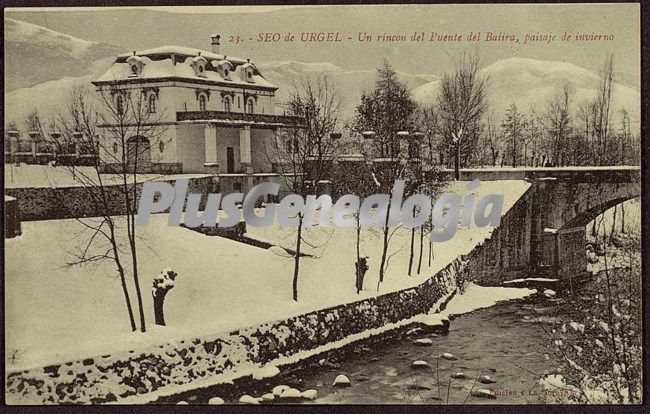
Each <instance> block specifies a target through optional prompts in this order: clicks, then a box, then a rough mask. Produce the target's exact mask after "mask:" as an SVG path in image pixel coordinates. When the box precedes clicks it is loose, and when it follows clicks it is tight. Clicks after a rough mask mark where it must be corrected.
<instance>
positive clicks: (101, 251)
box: [55, 87, 164, 332]
mask: <svg viewBox="0 0 650 414" xmlns="http://www.w3.org/2000/svg"><path fill="white" fill-rule="evenodd" d="M152 109H153V108H150V107H149V102H148V100H147V99H146V91H144V90H142V89H141V88H131V89H118V88H115V87H111V88H107V89H101V90H100V91H99V92H98V98H97V99H93V98H92V97H91V96H90V94H89V92H88V91H87V90H86V89H85V88H78V89H74V90H72V91H71V94H70V98H69V101H68V105H67V108H66V109H65V111H64V112H62V113H61V114H59V115H58V117H57V119H56V121H55V127H56V129H57V131H59V133H60V137H59V139H58V142H57V147H58V148H59V151H60V152H61V153H63V152H66V151H69V148H70V147H71V145H74V146H75V147H76V151H77V153H78V154H80V155H81V156H86V157H88V159H89V160H91V161H90V165H88V166H86V167H77V166H75V165H69V166H67V168H69V170H70V172H71V173H72V174H73V176H74V178H75V180H76V181H77V182H79V183H80V184H81V185H82V187H83V188H84V190H85V194H87V199H88V202H89V204H90V205H91V206H92V209H93V210H94V211H95V212H96V214H97V217H94V218H88V219H81V218H80V219H77V221H78V222H80V223H82V224H83V226H84V228H85V229H87V230H88V231H89V233H90V237H89V238H87V239H85V240H83V241H82V245H81V246H80V251H79V252H78V253H77V254H76V259H75V260H74V261H73V262H71V263H70V265H84V264H89V263H97V262H100V261H103V260H112V261H113V262H114V264H115V266H116V269H117V273H118V275H119V278H120V282H121V285H122V290H123V293H124V298H125V302H126V307H127V311H128V314H129V320H130V323H131V329H132V330H136V324H135V318H134V314H133V309H132V305H131V299H130V294H129V289H128V279H127V277H128V275H129V273H130V276H131V277H132V280H133V284H134V287H135V290H136V299H137V303H138V313H139V325H140V330H141V331H142V332H145V331H146V319H145V313H144V306H143V302H142V293H141V289H140V283H139V272H138V256H137V253H138V237H137V234H136V226H135V218H136V213H137V202H138V186H137V182H138V176H137V174H138V172H140V171H142V170H143V165H139V162H141V161H143V160H145V159H147V160H148V161H150V159H149V158H145V157H150V156H151V150H150V149H151V148H150V143H151V142H162V140H163V139H164V127H163V126H161V123H160V119H161V118H162V116H163V113H161V112H158V113H156V112H155V111H154V110H152ZM88 167H90V168H88ZM144 167H146V166H144ZM107 172H108V173H112V174H110V175H107V174H104V173H107ZM116 211H121V212H123V213H124V217H123V218H120V217H116V216H115V214H116ZM123 222H125V223H126V225H125V226H124V225H123ZM124 233H126V239H127V241H128V243H127V244H126V246H124V244H123V239H124ZM125 249H126V250H127V251H128V253H127V252H125Z"/></svg>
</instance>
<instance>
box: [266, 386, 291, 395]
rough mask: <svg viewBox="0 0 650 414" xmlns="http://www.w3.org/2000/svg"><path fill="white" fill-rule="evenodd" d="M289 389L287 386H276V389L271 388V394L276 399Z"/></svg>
mask: <svg viewBox="0 0 650 414" xmlns="http://www.w3.org/2000/svg"><path fill="white" fill-rule="evenodd" d="M289 388H291V387H289V386H288V385H278V386H276V387H273V390H272V391H271V392H272V393H273V395H275V396H276V397H279V396H280V394H282V393H283V392H284V391H285V390H288V389H289Z"/></svg>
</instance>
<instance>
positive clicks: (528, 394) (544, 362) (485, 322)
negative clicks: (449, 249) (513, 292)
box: [157, 295, 566, 404]
mask: <svg viewBox="0 0 650 414" xmlns="http://www.w3.org/2000/svg"><path fill="white" fill-rule="evenodd" d="M563 301H564V299H560V298H555V297H550V298H549V297H546V296H544V295H532V296H529V297H526V298H524V299H517V300H510V301H504V302H499V303H497V304H496V305H494V306H492V307H489V308H483V309H479V310H475V311H473V312H471V313H468V314H464V315H460V316H458V317H455V318H453V319H452V321H451V324H450V327H449V330H448V332H446V333H442V332H438V333H428V334H424V333H423V332H421V331H418V332H409V333H404V334H402V335H399V336H398V337H395V338H392V339H388V340H384V341H380V342H373V343H364V344H357V345H355V346H353V347H351V348H350V350H349V351H346V352H344V353H341V354H338V355H328V356H327V358H323V357H320V359H318V358H314V359H313V361H310V362H308V363H305V364H301V366H300V367H298V368H296V369H293V370H292V371H287V370H283V372H282V373H281V374H279V375H277V376H275V377H273V378H271V379H268V380H265V381H257V382H252V381H249V382H244V383H236V384H235V385H230V386H216V387H210V388H207V389H202V390H197V391H193V392H188V393H183V394H182V395H177V396H174V397H168V398H164V399H161V400H159V401H157V402H158V403H174V402H178V401H180V400H184V401H189V402H190V403H192V404H205V403H207V402H208V400H209V399H210V398H211V397H213V396H219V397H221V398H223V399H224V400H225V402H226V403H237V402H238V400H239V397H240V396H242V395H243V394H248V395H251V396H254V397H259V396H261V395H263V394H265V393H269V392H271V389H272V388H273V387H274V386H276V385H279V384H284V385H288V386H290V387H295V388H297V389H299V390H301V391H302V390H307V389H313V390H316V391H317V398H316V399H314V400H305V399H300V400H290V399H282V400H281V401H278V398H276V399H275V401H273V402H270V403H274V402H284V403H296V402H301V403H309V404H527V403H528V404H530V403H543V402H545V401H546V399H547V398H549V392H548V391H545V390H544V388H543V387H542V386H541V385H540V384H539V380H540V378H541V377H543V376H545V375H548V374H552V373H554V372H555V370H556V369H557V368H556V367H557V365H559V364H554V363H553V357H552V356H546V355H552V352H551V348H550V346H551V344H552V340H550V339H549V336H548V334H547V333H546V332H547V331H548V330H549V329H551V324H550V323H552V322H555V321H557V315H559V313H560V312H562V311H564V310H566V307H565V306H562V304H563ZM417 339H431V341H430V342H431V343H430V344H429V345H426V344H424V345H425V346H423V345H419V344H416V343H415V340H417ZM424 342H429V341H424ZM443 353H451V354H452V357H453V358H456V359H455V360H448V359H445V358H443V357H441V355H442V354H443ZM417 360H420V361H425V362H427V363H428V364H429V367H427V368H426V369H413V368H412V367H411V365H412V363H413V362H414V361H417ZM460 373H462V374H464V376H465V377H466V378H452V377H458V376H459V375H458V374H460ZM339 374H344V375H346V376H347V377H348V378H349V380H350V383H351V386H350V387H345V388H340V387H334V386H333V381H334V379H335V378H336V377H337V376H338V375H339ZM483 375H487V376H490V377H491V380H492V381H494V382H493V383H489V384H483V383H481V382H479V381H477V378H479V377H480V376H483ZM478 389H489V390H491V393H492V397H495V396H496V398H488V397H485V396H475V395H472V394H473V393H476V392H477V390H478Z"/></svg>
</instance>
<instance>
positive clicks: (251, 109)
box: [246, 98, 255, 114]
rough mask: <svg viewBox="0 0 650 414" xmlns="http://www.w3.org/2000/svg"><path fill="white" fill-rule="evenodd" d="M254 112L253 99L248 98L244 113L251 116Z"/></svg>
mask: <svg viewBox="0 0 650 414" xmlns="http://www.w3.org/2000/svg"><path fill="white" fill-rule="evenodd" d="M254 112H255V101H254V99H253V98H248V100H247V101H246V113H248V114H252V113H254Z"/></svg>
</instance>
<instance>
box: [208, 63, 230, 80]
mask: <svg viewBox="0 0 650 414" xmlns="http://www.w3.org/2000/svg"><path fill="white" fill-rule="evenodd" d="M212 66H214V67H215V68H216V69H217V72H219V75H220V76H221V77H222V78H223V79H224V80H230V74H231V72H232V70H233V66H232V63H230V61H228V60H225V59H223V60H214V61H212Z"/></svg>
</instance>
